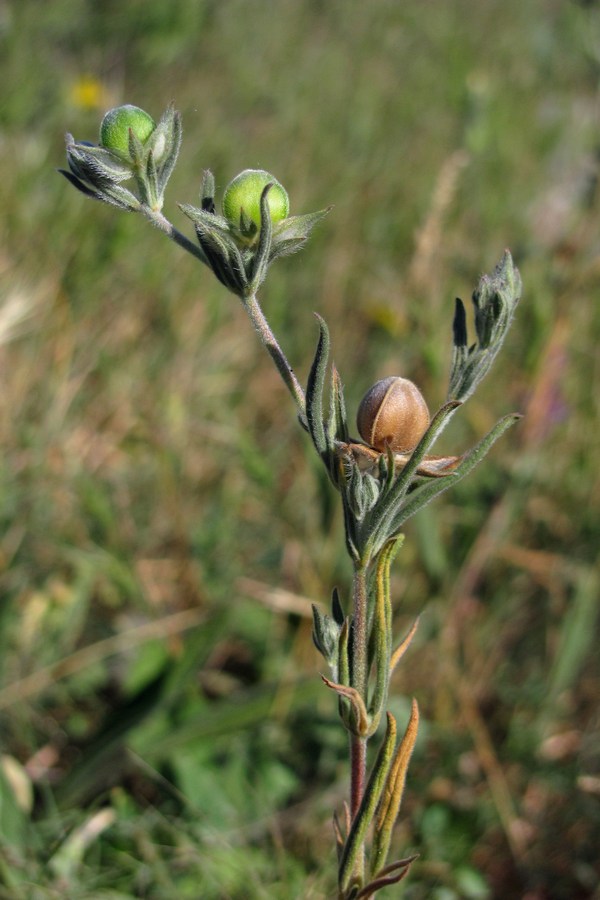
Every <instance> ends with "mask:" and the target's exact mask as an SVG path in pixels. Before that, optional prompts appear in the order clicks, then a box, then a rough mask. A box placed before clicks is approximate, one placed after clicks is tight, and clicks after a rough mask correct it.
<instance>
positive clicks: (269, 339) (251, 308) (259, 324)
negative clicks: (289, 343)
mask: <svg viewBox="0 0 600 900" xmlns="http://www.w3.org/2000/svg"><path fill="white" fill-rule="evenodd" d="M242 303H243V304H244V309H245V310H246V312H247V313H248V315H249V317H250V321H251V322H252V325H253V327H254V330H255V331H256V333H257V334H258V336H259V338H260V341H261V343H262V344H263V346H264V347H266V349H267V351H268V352H269V354H270V356H271V359H272V360H273V362H274V363H275V365H276V366H277V371H278V372H279V374H280V375H281V377H282V379H283V381H284V383H285V386H286V387H287V389H288V391H289V392H290V394H291V395H292V397H293V399H294V402H295V404H296V406H297V407H298V411H299V412H300V413H301V414H302V415H304V413H305V410H306V400H305V397H304V391H303V390H302V385H301V384H300V382H299V381H298V379H297V378H296V375H295V374H294V370H293V369H292V367H291V366H290V364H289V362H288V360H287V357H286V355H285V353H284V352H283V350H282V349H281V347H280V346H279V342H278V341H277V338H276V337H275V335H274V334H273V332H272V331H271V326H270V325H269V323H268V322H267V320H266V318H265V315H264V313H263V311H262V309H261V308H260V304H259V302H258V300H257V299H256V297H255V295H254V294H251V295H250V296H248V297H244V298H243V300H242Z"/></svg>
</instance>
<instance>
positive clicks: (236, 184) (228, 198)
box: [223, 169, 290, 228]
mask: <svg viewBox="0 0 600 900" xmlns="http://www.w3.org/2000/svg"><path fill="white" fill-rule="evenodd" d="M268 184H271V185H272V187H271V190H270V191H269V193H268V195H267V201H268V204H269V212H270V214H271V221H272V222H280V221H281V219H285V218H286V217H287V215H288V213H289V211H290V201H289V198H288V195H287V191H286V190H285V188H284V187H283V185H281V184H280V183H279V182H278V181H277V179H276V178H273V176H272V175H270V174H269V172H265V171H264V170H263V169H244V171H243V172H240V174H239V175H236V176H235V178H234V179H233V181H230V182H229V184H228V185H227V187H226V188H225V194H224V195H223V215H224V216H225V218H226V219H228V220H229V221H230V222H231V223H232V225H239V224H240V214H241V211H242V210H244V213H245V214H246V216H247V217H248V218H249V219H251V220H252V221H253V222H254V224H255V225H256V226H257V227H258V228H260V224H261V222H260V198H261V195H262V192H263V190H264V189H265V188H266V186H267V185H268Z"/></svg>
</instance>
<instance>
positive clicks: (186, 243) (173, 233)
mask: <svg viewBox="0 0 600 900" xmlns="http://www.w3.org/2000/svg"><path fill="white" fill-rule="evenodd" d="M140 212H141V213H142V215H143V216H145V217H146V218H147V219H148V221H149V222H151V223H152V224H153V225H154V226H155V227H156V228H159V229H160V231H162V232H164V234H166V235H167V236H168V237H170V238H171V240H172V241H175V243H176V244H178V245H179V246H180V247H182V248H183V249H184V250H187V252H188V253H191V254H192V256H195V257H196V258H197V259H199V260H200V262H203V263H204V265H208V260H207V259H206V256H205V255H204V252H203V251H202V248H201V247H200V246H199V245H198V244H194V242H193V241H190V239H189V238H187V237H186V236H185V234H182V233H181V231H178V230H177V229H176V228H175V226H174V225H173V224H172V223H171V222H169V220H168V219H167V218H166V217H165V216H163V214H162V213H161V212H160V211H159V210H156V209H151V208H150V207H149V206H146V204H145V203H143V204H142V206H141V207H140Z"/></svg>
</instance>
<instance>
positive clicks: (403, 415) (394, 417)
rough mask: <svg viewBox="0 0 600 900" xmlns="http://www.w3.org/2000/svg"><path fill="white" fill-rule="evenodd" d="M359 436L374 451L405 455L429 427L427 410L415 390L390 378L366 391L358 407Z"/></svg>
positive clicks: (408, 384)
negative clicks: (388, 450) (388, 451)
mask: <svg viewBox="0 0 600 900" xmlns="http://www.w3.org/2000/svg"><path fill="white" fill-rule="evenodd" d="M356 424H357V426H358V430H359V432H360V436H361V437H362V439H363V440H364V441H366V442H367V444H369V446H371V447H374V448H375V450H380V451H382V452H383V451H385V449H386V447H389V448H390V449H391V450H392V452H393V453H409V452H410V451H411V450H414V448H415V447H416V446H417V444H418V443H419V441H420V440H421V438H422V437H423V435H424V434H425V432H426V431H427V428H428V427H429V410H428V409H427V404H426V403H425V400H424V399H423V395H422V394H421V392H420V390H419V389H418V387H417V386H416V385H415V384H413V383H412V381H409V380H408V379H407V378H400V377H399V376H397V375H393V376H391V377H390V378H384V379H382V380H381V381H378V382H377V383H376V384H374V385H373V387H372V388H371V389H370V390H369V391H367V393H366V394H365V396H364V397H363V399H362V401H361V404H360V406H359V408H358V415H357V417H356Z"/></svg>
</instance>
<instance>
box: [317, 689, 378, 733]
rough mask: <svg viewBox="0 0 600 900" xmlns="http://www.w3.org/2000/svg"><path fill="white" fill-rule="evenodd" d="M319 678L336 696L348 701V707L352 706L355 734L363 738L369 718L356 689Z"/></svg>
mask: <svg viewBox="0 0 600 900" xmlns="http://www.w3.org/2000/svg"><path fill="white" fill-rule="evenodd" d="M321 678H322V680H323V681H324V683H325V684H326V685H327V687H328V688H331V690H332V691H335V692H336V694H338V695H339V696H340V697H343V698H344V699H345V700H349V701H350V705H351V706H352V709H353V710H354V714H355V717H356V733H357V734H358V736H359V737H364V736H365V735H366V734H367V731H368V728H369V717H368V715H367V708H366V706H365V701H364V700H363V698H362V697H361V696H360V694H359V693H358V691H357V690H356V688H353V687H348V686H347V685H345V684H336V682H335V681H330V680H329V678H325V676H324V675H321Z"/></svg>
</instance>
